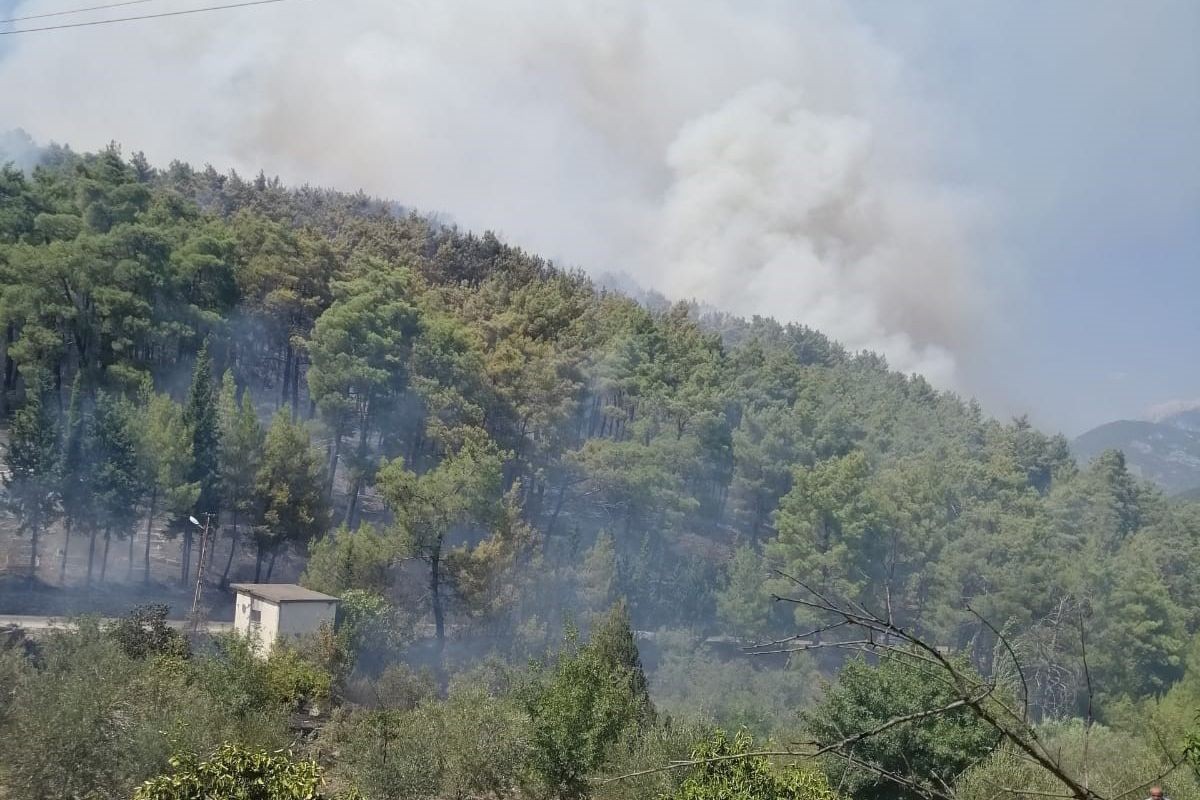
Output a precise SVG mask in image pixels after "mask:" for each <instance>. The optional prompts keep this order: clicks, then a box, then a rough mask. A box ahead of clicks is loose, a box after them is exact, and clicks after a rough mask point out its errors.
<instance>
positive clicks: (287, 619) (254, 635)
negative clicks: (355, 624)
mask: <svg viewBox="0 0 1200 800" xmlns="http://www.w3.org/2000/svg"><path fill="white" fill-rule="evenodd" d="M336 611H337V604H336V603H334V602H329V603H315V602H303V603H299V602H297V603H272V602H270V601H269V600H261V599H259V598H257V597H251V596H250V595H248V594H238V596H237V600H236V602H235V606H234V617H233V629H234V630H235V631H237V632H238V633H239V634H240V635H242V636H245V637H247V638H249V639H250V640H251V642H252V643H253V644H254V649H255V650H256V651H257V652H258V653H259V655H262V656H266V655H267V654H269V653H270V652H271V648H272V647H273V646H274V645H275V641H276V640H277V639H279V638H280V637H285V638H292V637H297V636H303V635H305V634H309V633H315V632H316V631H317V630H318V629H319V628H320V627H321V623H323V622H328V623H329V624H330V625H332V624H333V621H334V614H335V613H336ZM254 612H258V620H257V621H255V620H254Z"/></svg>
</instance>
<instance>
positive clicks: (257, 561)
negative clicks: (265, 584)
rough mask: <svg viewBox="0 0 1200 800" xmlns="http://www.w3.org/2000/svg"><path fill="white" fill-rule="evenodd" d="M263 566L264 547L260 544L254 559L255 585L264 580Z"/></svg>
mask: <svg viewBox="0 0 1200 800" xmlns="http://www.w3.org/2000/svg"><path fill="white" fill-rule="evenodd" d="M262 564H263V546H262V542H259V544H258V552H257V553H256V554H255V557H254V582H255V583H258V582H259V580H260V579H261V578H262Z"/></svg>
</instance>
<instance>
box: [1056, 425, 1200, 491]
mask: <svg viewBox="0 0 1200 800" xmlns="http://www.w3.org/2000/svg"><path fill="white" fill-rule="evenodd" d="M1198 416H1200V415H1198V414H1197V412H1196V411H1183V412H1180V413H1178V414H1172V415H1170V416H1167V417H1164V418H1162V419H1161V420H1159V421H1157V422H1150V421H1145V420H1118V421H1116V422H1109V423H1106V424H1104V425H1101V426H1099V427H1097V428H1093V429H1092V430H1090V431H1088V432H1087V433H1084V434H1082V435H1080V436H1079V437H1078V438H1076V439H1075V441H1074V442H1072V443H1071V450H1072V451H1073V452H1074V454H1075V457H1076V458H1078V459H1079V460H1080V461H1084V462H1086V461H1091V460H1092V459H1093V458H1095V457H1096V456H1098V455H1100V453H1102V452H1104V451H1105V450H1120V451H1122V452H1123V453H1124V454H1125V460H1126V463H1127V464H1128V465H1129V469H1130V471H1132V472H1134V473H1136V474H1138V475H1140V476H1141V477H1143V478H1145V479H1147V480H1150V481H1153V482H1154V483H1157V484H1158V485H1159V486H1161V487H1162V488H1163V490H1164V491H1165V492H1167V494H1179V493H1182V492H1186V491H1189V490H1192V489H1197V488H1200V426H1198V425H1197V417H1198Z"/></svg>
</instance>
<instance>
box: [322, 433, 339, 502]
mask: <svg viewBox="0 0 1200 800" xmlns="http://www.w3.org/2000/svg"><path fill="white" fill-rule="evenodd" d="M341 455H342V421H341V419H340V418H339V419H338V422H337V426H336V427H335V428H334V431H333V452H332V453H331V454H330V456H329V485H328V486H326V487H325V494H326V495H328V497H329V501H330V503H332V502H333V481H334V478H336V477H337V465H338V458H340V457H341Z"/></svg>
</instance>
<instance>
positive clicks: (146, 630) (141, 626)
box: [108, 604, 191, 658]
mask: <svg viewBox="0 0 1200 800" xmlns="http://www.w3.org/2000/svg"><path fill="white" fill-rule="evenodd" d="M169 610H170V609H169V608H168V607H167V606H165V605H162V604H149V605H141V606H136V607H134V609H133V610H132V611H130V612H129V613H128V614H126V615H125V616H124V617H121V618H120V619H119V620H117V621H116V622H115V623H113V625H112V627H111V628H109V629H108V635H109V636H110V637H111V638H112V640H113V641H115V642H116V643H117V644H118V645H120V647H121V649H122V650H124V651H125V655H127V656H129V657H130V658H146V657H147V656H151V655H156V656H170V657H175V658H188V657H189V656H190V655H191V647H190V646H189V645H188V641H187V639H186V638H184V636H183V634H181V633H180V632H179V631H177V630H175V629H174V628H172V627H171V626H169V625H167V613H168V611H169Z"/></svg>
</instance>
